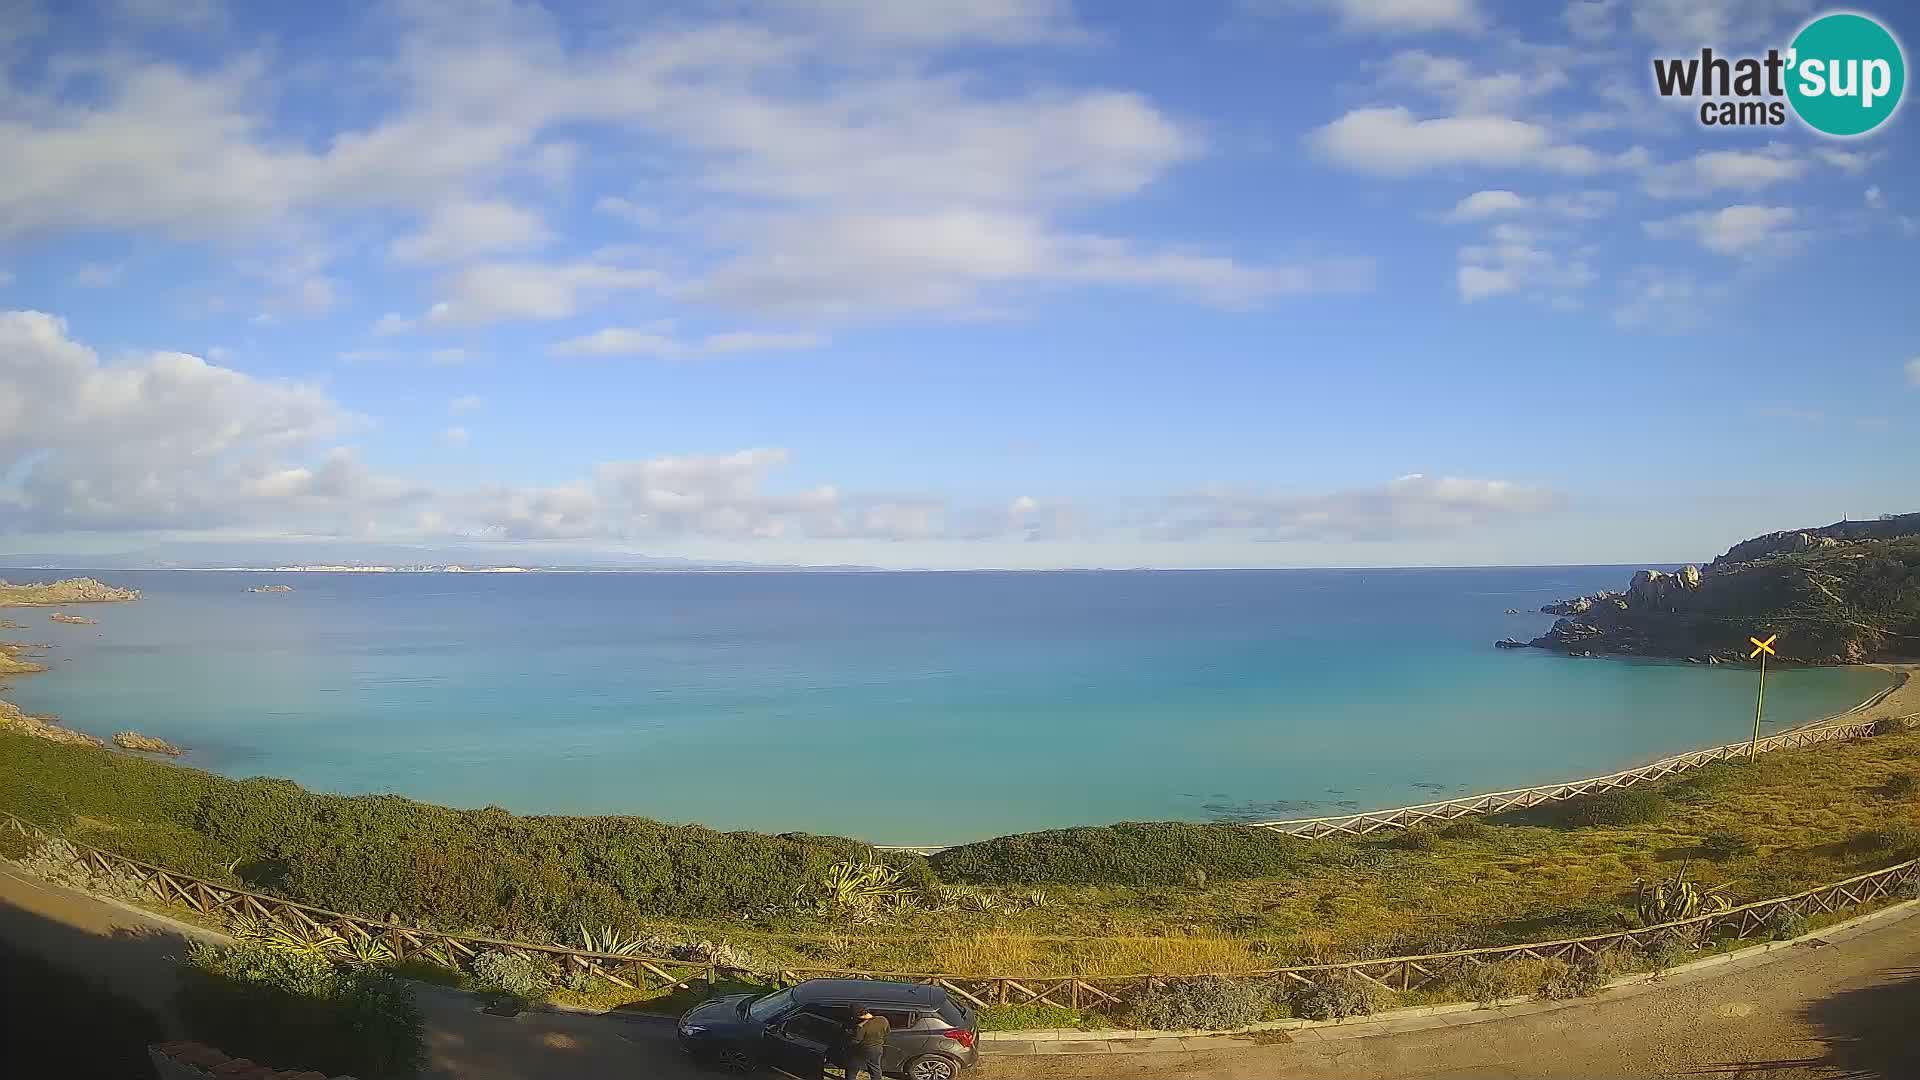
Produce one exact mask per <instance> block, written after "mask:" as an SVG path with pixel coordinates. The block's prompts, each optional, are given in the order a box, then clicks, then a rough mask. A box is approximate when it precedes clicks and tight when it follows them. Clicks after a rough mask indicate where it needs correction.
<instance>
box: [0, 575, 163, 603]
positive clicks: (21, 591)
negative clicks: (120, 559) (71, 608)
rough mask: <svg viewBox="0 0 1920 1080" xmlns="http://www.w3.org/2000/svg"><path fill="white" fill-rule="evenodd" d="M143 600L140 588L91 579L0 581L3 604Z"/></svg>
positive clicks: (0, 594)
mask: <svg viewBox="0 0 1920 1080" xmlns="http://www.w3.org/2000/svg"><path fill="white" fill-rule="evenodd" d="M138 599H140V590H139V589H121V588H116V587H114V586H112V585H108V584H106V583H104V582H99V581H95V580H93V579H92V578H67V579H66V580H64V581H54V582H44V583H38V584H35V583H28V584H24V585H15V584H13V583H12V582H9V581H5V580H0V607H65V606H67V605H68V604H117V603H125V602H126V601H129V600H138Z"/></svg>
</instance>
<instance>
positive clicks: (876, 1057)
mask: <svg viewBox="0 0 1920 1080" xmlns="http://www.w3.org/2000/svg"><path fill="white" fill-rule="evenodd" d="M854 1016H855V1020H856V1022H855V1024H854V1028H853V1045H851V1046H849V1047H848V1048H847V1080H858V1078H859V1076H860V1074H861V1073H863V1072H864V1073H866V1074H867V1075H868V1076H871V1077H873V1080H886V1074H885V1073H884V1072H882V1071H881V1065H880V1058H881V1056H882V1055H884V1054H885V1053H886V1052H887V1033H888V1032H889V1031H891V1030H893V1025H892V1024H889V1023H887V1018H886V1017H884V1016H875V1015H874V1014H873V1010H872V1009H869V1008H867V1007H866V1006H865V1005H860V1006H857V1007H856V1008H855V1009H854Z"/></svg>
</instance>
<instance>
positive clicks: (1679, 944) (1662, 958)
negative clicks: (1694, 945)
mask: <svg viewBox="0 0 1920 1080" xmlns="http://www.w3.org/2000/svg"><path fill="white" fill-rule="evenodd" d="M1691 951H1692V950H1691V949H1690V948H1689V947H1688V946H1687V944H1686V943H1685V942H1683V941H1681V940H1680V939H1679V938H1678V937H1676V936H1674V935H1673V934H1662V935H1660V937H1659V938H1657V939H1655V940H1653V941H1650V942H1648V943H1647V944H1645V945H1642V946H1640V955H1641V956H1642V957H1644V958H1645V959H1646V962H1647V966H1648V967H1650V968H1652V969H1653V970H1655V971H1665V970H1667V969H1668V968H1670V967H1672V966H1673V965H1675V964H1677V963H1679V962H1680V961H1681V959H1682V958H1684V957H1685V956H1686V955H1687V953H1689V952H1691Z"/></svg>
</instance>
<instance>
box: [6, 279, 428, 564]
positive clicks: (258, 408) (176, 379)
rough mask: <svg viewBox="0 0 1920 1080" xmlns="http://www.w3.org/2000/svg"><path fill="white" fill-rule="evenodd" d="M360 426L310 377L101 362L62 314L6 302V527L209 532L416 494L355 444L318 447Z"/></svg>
mask: <svg viewBox="0 0 1920 1080" xmlns="http://www.w3.org/2000/svg"><path fill="white" fill-rule="evenodd" d="M354 426H355V421H354V418H353V417H352V416H351V415H349V414H348V413H347V412H346V411H345V410H343V409H341V408H340V407H339V406H338V405H337V404H336V403H335V402H333V401H332V400H331V399H329V398H328V397H327V396H326V395H325V394H324V393H323V392H322V391H321V390H320V389H318V388H317V387H314V386H311V385H308V384H304V383H295V382H281V381H269V380H263V379H257V378H254V377H252V376H250V375H246V374H243V373H241V372H238V371H234V370H232V369H229V368H224V367H219V366H217V365H214V364H210V363H208V362H207V361H205V360H202V359H200V358H199V357H196V356H190V355H187V354H185V353H172V352H158V353H150V354H146V355H144V356H140V357H136V358H133V359H129V360H127V361H125V362H122V363H116V364H104V363H102V362H101V361H100V359H99V357H98V356H96V355H95V354H94V352H93V350H91V349H88V348H87V347H85V346H84V345H81V344H79V343H77V342H75V341H73V340H72V339H71V338H69V337H68V336H67V328H66V324H65V322H64V321H62V320H61V319H58V318H56V317H54V316H52V315H48V314H44V313H41V312H36V311H12V312H4V313H0V510H3V511H4V512H0V522H4V523H5V525H4V526H0V528H3V529H6V530H10V531H30V532H31V531H44V532H57V531H67V530H95V529H100V530H127V529H164V528H190V529H204V528H210V527H217V526H219V525H222V524H226V523H228V522H232V521H236V520H241V519H245V518H248V517H251V516H260V515H268V516H271V515H276V514H284V515H302V516H305V515H322V516H325V515H334V514H343V513H345V514H351V513H353V512H357V511H360V510H363V509H367V508H372V507H377V506H379V505H382V504H384V503H389V502H392V501H395V500H401V499H404V498H406V497H408V493H407V490H406V489H405V488H404V487H403V486H400V485H396V484H394V483H392V482H390V481H387V480H385V479H383V478H380V477H377V476H375V475H374V474H372V473H370V472H369V471H367V470H366V469H365V468H364V467H362V466H360V465H359V463H358V461H357V460H356V459H354V458H353V456H352V455H351V453H349V452H346V451H343V450H337V449H336V450H327V451H322V447H323V444H324V443H325V442H326V441H328V440H331V439H334V438H337V437H339V436H341V435H343V434H345V433H347V432H348V431H350V430H352V429H353V427H354ZM316 453H317V454H318V456H315V455H316Z"/></svg>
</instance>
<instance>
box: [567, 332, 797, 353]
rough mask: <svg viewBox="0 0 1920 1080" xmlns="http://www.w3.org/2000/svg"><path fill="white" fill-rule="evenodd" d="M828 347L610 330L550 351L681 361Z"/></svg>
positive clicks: (789, 339)
mask: <svg viewBox="0 0 1920 1080" xmlns="http://www.w3.org/2000/svg"><path fill="white" fill-rule="evenodd" d="M824 343H825V339H823V338H821V337H819V336H818V335H816V334H799V333H764V332H758V331H744V330H741V331H731V332H727V333H719V334H708V335H707V336H706V337H704V338H701V339H699V340H697V341H681V340H678V339H676V338H674V337H673V336H672V335H670V334H666V333H662V332H659V331H657V330H648V329H632V328H625V327H609V328H607V329H605V330H600V331H597V332H595V333H592V334H587V335H585V336H584V337H577V338H571V339H569V340H566V341H562V342H557V343H556V344H554V345H553V346H552V347H550V348H549V349H548V350H547V351H548V352H551V353H553V354H554V355H556V356H622V355H625V356H653V357H659V358H661V359H681V358H687V357H696V356H713V355H718V354H721V353H738V352H784V351H791V350H796V349H814V348H818V347H819V346H821V345H822V344H824Z"/></svg>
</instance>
